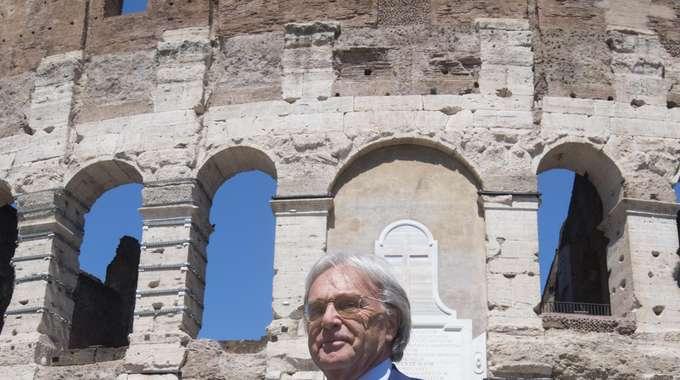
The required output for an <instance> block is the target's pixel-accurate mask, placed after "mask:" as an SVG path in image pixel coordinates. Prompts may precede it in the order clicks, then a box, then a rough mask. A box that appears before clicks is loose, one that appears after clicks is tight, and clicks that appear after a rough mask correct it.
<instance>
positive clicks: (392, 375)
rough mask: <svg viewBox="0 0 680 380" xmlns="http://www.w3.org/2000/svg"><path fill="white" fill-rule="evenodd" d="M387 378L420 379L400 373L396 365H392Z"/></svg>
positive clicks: (401, 379)
mask: <svg viewBox="0 0 680 380" xmlns="http://www.w3.org/2000/svg"><path fill="white" fill-rule="evenodd" d="M389 380H422V379H418V378H416V377H408V376H406V375H404V374H403V373H401V371H399V369H397V367H396V366H394V365H392V372H391V373H390V378H389Z"/></svg>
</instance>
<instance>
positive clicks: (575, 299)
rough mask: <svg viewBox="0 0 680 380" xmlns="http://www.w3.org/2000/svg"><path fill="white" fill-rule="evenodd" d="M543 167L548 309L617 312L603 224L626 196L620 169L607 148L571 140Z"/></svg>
mask: <svg viewBox="0 0 680 380" xmlns="http://www.w3.org/2000/svg"><path fill="white" fill-rule="evenodd" d="M537 172H538V180H539V181H538V182H539V191H540V193H541V207H540V208H539V215H538V219H539V221H538V222H539V237H540V253H539V262H540V264H541V273H542V277H541V279H542V281H544V282H543V283H544V284H545V285H544V286H543V296H542V300H541V310H542V312H544V313H545V312H556V313H578V314H594V315H611V307H610V305H611V297H610V292H609V283H610V280H611V277H612V276H611V272H610V268H609V267H608V264H607V250H608V245H609V240H608V239H607V237H605V233H604V231H602V230H601V227H600V224H601V223H602V221H603V220H604V217H605V215H606V214H607V212H608V211H609V210H610V209H611V208H612V207H613V206H614V205H615V204H616V202H617V201H618V200H619V198H620V196H621V185H622V184H623V179H622V177H621V174H620V171H619V170H618V168H617V167H616V165H615V164H614V163H613V162H612V161H611V160H610V159H609V158H608V157H606V156H605V155H604V154H603V153H602V152H601V151H599V150H596V149H594V148H593V147H591V146H589V145H587V144H579V143H568V144H563V145H560V146H558V147H556V148H554V149H552V150H551V151H549V152H548V153H547V154H546V155H545V156H544V157H543V158H542V160H541V162H540V164H539V166H538V171H537ZM620 272H621V273H615V274H614V277H617V276H622V275H624V274H623V272H624V271H623V270H620Z"/></svg>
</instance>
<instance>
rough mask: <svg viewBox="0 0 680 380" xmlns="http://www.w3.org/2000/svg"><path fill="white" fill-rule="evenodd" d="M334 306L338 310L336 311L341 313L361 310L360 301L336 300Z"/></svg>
mask: <svg viewBox="0 0 680 380" xmlns="http://www.w3.org/2000/svg"><path fill="white" fill-rule="evenodd" d="M335 306H336V307H337V308H338V310H343V311H351V310H356V309H359V308H361V300H360V299H344V300H337V301H336V302H335Z"/></svg>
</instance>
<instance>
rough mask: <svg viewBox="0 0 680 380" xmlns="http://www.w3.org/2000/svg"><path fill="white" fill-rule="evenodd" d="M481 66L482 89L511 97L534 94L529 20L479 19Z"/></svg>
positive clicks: (488, 93)
mask: <svg viewBox="0 0 680 380" xmlns="http://www.w3.org/2000/svg"><path fill="white" fill-rule="evenodd" d="M475 21H476V24H477V29H478V30H479V38H480V45H481V59H482V68H481V70H480V72H479V91H480V93H482V94H485V95H498V96H500V97H510V96H513V95H529V96H533V94H534V72H533V64H534V54H533V52H532V51H531V38H532V36H531V35H532V32H531V29H530V27H529V21H528V20H519V19H486V18H485V19H477V20H475Z"/></svg>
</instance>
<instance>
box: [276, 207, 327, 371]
mask: <svg viewBox="0 0 680 380" xmlns="http://www.w3.org/2000/svg"><path fill="white" fill-rule="evenodd" d="M271 207H272V210H273V211H274V214H275V215H276V242H275V246H274V249H275V254H274V284H273V292H272V298H273V301H272V309H273V313H274V320H273V321H272V323H271V325H270V326H269V328H268V330H269V338H270V341H269V343H268V344H267V375H266V379H268V380H282V379H287V378H289V377H286V376H288V374H291V373H295V372H297V374H296V375H295V376H296V377H295V379H315V378H317V377H318V376H319V375H318V373H317V372H314V371H315V370H316V367H315V366H314V363H313V362H312V361H311V358H310V357H309V352H308V350H307V337H306V333H305V330H304V326H303V321H302V307H303V303H304V299H303V298H304V292H305V277H306V275H307V272H308V271H309V269H310V268H311V266H312V265H313V264H314V262H316V260H318V259H319V257H321V256H322V255H324V254H325V253H326V231H327V228H328V215H329V211H330V209H331V208H332V207H333V198H330V197H328V196H319V197H304V198H298V197H295V198H283V197H280V198H275V199H273V200H272V201H271Z"/></svg>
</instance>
